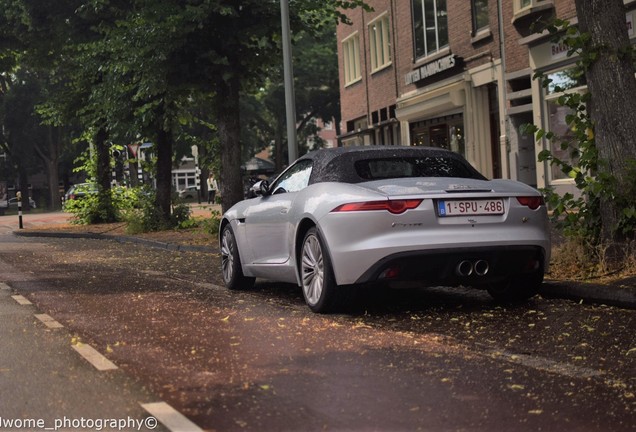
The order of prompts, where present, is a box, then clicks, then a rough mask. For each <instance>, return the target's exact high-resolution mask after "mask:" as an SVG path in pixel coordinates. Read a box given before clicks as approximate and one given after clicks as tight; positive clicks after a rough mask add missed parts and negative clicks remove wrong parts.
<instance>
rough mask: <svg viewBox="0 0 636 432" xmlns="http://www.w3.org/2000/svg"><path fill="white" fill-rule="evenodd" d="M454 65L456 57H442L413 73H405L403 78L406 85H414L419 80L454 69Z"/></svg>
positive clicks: (453, 55) (452, 55)
mask: <svg viewBox="0 0 636 432" xmlns="http://www.w3.org/2000/svg"><path fill="white" fill-rule="evenodd" d="M456 64H457V57H456V56H455V54H451V55H448V56H446V57H442V58H440V59H437V60H435V61H432V62H430V63H427V64H425V65H423V66H421V67H419V68H417V69H415V70H414V71H413V72H409V73H407V74H406V76H405V80H406V84H407V85H408V84H414V83H416V82H418V81H420V80H423V79H425V78H428V77H430V76H433V75H435V74H438V73H440V72H444V71H445V70H448V69H451V68H453V67H455V65H456Z"/></svg>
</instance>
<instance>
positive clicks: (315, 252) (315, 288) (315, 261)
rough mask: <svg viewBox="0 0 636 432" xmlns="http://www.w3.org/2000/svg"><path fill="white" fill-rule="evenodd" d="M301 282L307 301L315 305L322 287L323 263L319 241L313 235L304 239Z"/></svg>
mask: <svg viewBox="0 0 636 432" xmlns="http://www.w3.org/2000/svg"><path fill="white" fill-rule="evenodd" d="M301 270H302V283H303V291H304V293H305V298H306V300H307V303H308V304H310V305H315V304H317V303H318V301H319V300H320V296H321V295H322V291H323V288H324V264H323V255H322V248H321V247H320V241H319V240H318V238H317V237H316V236H315V235H310V236H308V237H307V238H306V239H305V243H304V244H303V251H302V265H301Z"/></svg>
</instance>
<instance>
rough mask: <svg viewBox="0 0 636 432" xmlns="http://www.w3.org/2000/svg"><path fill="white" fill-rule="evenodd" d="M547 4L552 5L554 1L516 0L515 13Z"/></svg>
mask: <svg viewBox="0 0 636 432" xmlns="http://www.w3.org/2000/svg"><path fill="white" fill-rule="evenodd" d="M547 3H549V4H552V3H553V0H514V6H515V8H514V12H515V13H518V12H521V11H524V10H526V9H534V8H537V7H539V6H543V5H545V4H547Z"/></svg>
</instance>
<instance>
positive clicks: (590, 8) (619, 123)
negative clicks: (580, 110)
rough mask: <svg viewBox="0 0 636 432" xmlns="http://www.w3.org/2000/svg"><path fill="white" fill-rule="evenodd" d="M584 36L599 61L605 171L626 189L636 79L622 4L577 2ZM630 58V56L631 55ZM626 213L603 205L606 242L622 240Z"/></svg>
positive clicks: (598, 117)
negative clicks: (620, 231) (620, 221)
mask: <svg viewBox="0 0 636 432" xmlns="http://www.w3.org/2000/svg"><path fill="white" fill-rule="evenodd" d="M575 3H576V11H577V16H578V19H579V28H580V31H581V32H582V33H588V34H590V35H591V40H590V42H589V46H590V49H591V50H592V51H588V52H586V53H584V54H589V52H598V54H599V55H598V58H597V59H596V60H595V61H593V62H592V63H591V65H590V66H589V67H588V69H587V70H586V78H587V84H588V90H589V92H590V94H591V103H590V105H589V109H590V116H591V118H592V120H593V121H594V127H595V141H596V146H597V148H598V152H599V158H600V160H601V161H602V163H601V165H600V167H599V169H600V170H601V171H605V170H606V171H607V172H608V173H609V174H610V175H612V176H613V177H614V178H616V180H617V182H618V190H619V191H621V190H625V188H624V187H623V184H624V182H625V181H627V179H628V177H627V176H626V174H627V170H628V168H629V165H628V164H629V162H630V161H634V160H636V140H635V139H634V137H636V79H635V78H634V72H635V70H634V65H633V56H632V55H630V54H631V49H632V48H631V45H630V41H629V36H628V33H627V26H626V24H625V14H626V10H625V6H624V4H623V1H622V0H575ZM627 53H630V54H627ZM619 211H620V209H619V208H618V207H617V202H616V201H615V200H613V199H612V197H607V198H606V199H605V200H604V202H602V203H601V219H602V241H603V242H604V243H605V244H606V245H610V244H611V243H612V242H614V241H616V240H621V238H619V237H618V235H617V234H616V232H615V228H616V223H617V221H618V215H619Z"/></svg>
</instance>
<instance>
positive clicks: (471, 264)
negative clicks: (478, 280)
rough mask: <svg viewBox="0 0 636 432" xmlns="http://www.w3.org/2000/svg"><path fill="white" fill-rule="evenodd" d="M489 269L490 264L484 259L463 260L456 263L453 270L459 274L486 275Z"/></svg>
mask: <svg viewBox="0 0 636 432" xmlns="http://www.w3.org/2000/svg"><path fill="white" fill-rule="evenodd" d="M489 270H490V264H488V261H486V260H477V261H468V260H464V261H461V262H460V263H459V264H457V267H456V268H455V272H456V273H457V274H458V275H459V276H464V277H466V276H471V275H473V274H474V275H476V276H486V275H487V274H488V271H489Z"/></svg>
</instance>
